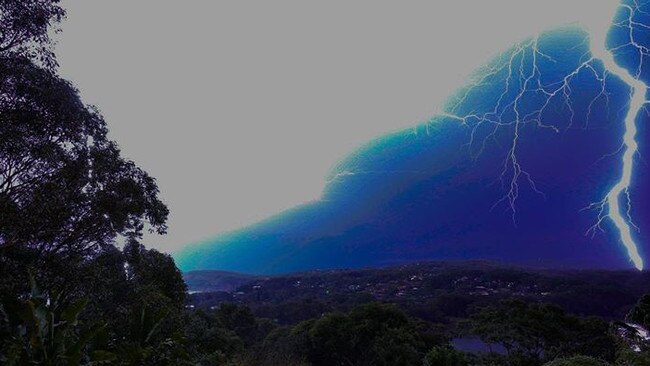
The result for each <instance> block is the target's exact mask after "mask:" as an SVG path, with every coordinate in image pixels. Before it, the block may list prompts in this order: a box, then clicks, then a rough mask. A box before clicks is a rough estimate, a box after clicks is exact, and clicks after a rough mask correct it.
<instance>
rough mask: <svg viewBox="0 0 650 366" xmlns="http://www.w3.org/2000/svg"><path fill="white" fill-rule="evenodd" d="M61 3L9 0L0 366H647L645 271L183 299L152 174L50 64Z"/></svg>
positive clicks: (2, 51)
mask: <svg viewBox="0 0 650 366" xmlns="http://www.w3.org/2000/svg"><path fill="white" fill-rule="evenodd" d="M64 15H65V12H64V10H63V9H62V8H60V6H59V5H58V2H57V1H54V0H0V365H68V366H73V365H359V366H361V365H429V366H433V365H453V366H462V365H513V366H514V365H522V366H523V365H532V366H535V365H543V364H548V365H555V366H557V365H608V364H609V365H611V364H615V365H650V350H649V344H648V341H647V339H645V338H644V333H643V330H644V329H643V328H646V329H647V328H648V327H649V326H650V324H649V323H650V296H645V297H641V293H642V292H645V291H647V289H646V288H645V287H644V286H647V281H646V280H647V278H646V276H645V274H636V275H635V276H631V275H629V274H625V273H623V274H621V273H603V274H595V273H589V274H585V273H572V274H566V273H565V274H553V273H546V274H539V273H537V274H530V273H528V272H526V271H519V272H517V271H515V272H512V270H507V269H498V268H497V269H490V268H483V267H479V266H473V267H472V268H471V269H467V268H465V269H462V268H460V269H458V268H456V269H454V268H452V267H449V268H442V267H440V268H438V267H436V266H437V265H435V264H433V265H429V266H430V267H431V266H432V267H431V268H429V267H426V266H425V267H417V266H415V267H408V268H406V267H405V268H406V269H404V268H399V269H393V270H384V271H367V272H364V271H356V272H340V273H335V274H332V275H330V274H326V273H313V274H308V275H304V276H302V277H301V276H298V277H295V276H287V277H279V278H273V279H268V280H267V279H259V278H254V280H253V281H249V280H248V279H244V281H243V282H242V283H241V284H231V285H232V286H233V288H236V289H234V290H233V291H231V292H224V293H212V294H200V295H195V297H193V298H191V299H188V295H187V288H186V284H185V282H184V281H183V278H182V276H181V274H180V272H179V271H178V269H177V268H176V266H175V264H174V261H173V260H172V259H171V258H170V257H169V256H168V255H165V254H162V253H159V252H157V251H155V250H147V249H146V248H145V247H144V246H143V245H142V243H141V240H142V237H143V232H145V230H152V231H156V232H159V233H164V232H165V230H166V226H165V223H166V220H167V215H168V210H167V208H166V206H165V205H164V204H163V203H162V202H161V201H160V200H159V198H158V187H157V185H156V182H155V180H154V179H153V178H151V177H150V176H149V175H147V173H146V172H144V171H143V170H141V169H140V168H139V167H137V166H136V165H135V164H134V163H133V162H131V161H128V160H126V159H124V158H123V157H122V156H121V154H120V151H119V149H118V147H117V145H116V144H115V143H114V142H112V141H110V140H109V139H108V138H107V132H108V131H107V128H106V124H105V122H104V120H103V119H102V116H101V115H100V113H99V112H98V111H97V110H96V109H95V108H93V107H90V106H87V105H85V104H84V103H83V102H82V101H81V99H80V97H79V94H78V92H77V90H76V89H75V88H74V87H73V86H72V85H71V84H70V83H69V82H67V81H65V80H63V79H61V78H60V77H59V76H58V75H57V73H56V58H55V56H54V54H53V52H52V47H51V46H52V45H51V42H50V39H49V37H48V30H50V29H51V27H52V26H53V25H56V24H57V23H58V22H59V21H60V20H61V19H62V17H63V16H64ZM417 268H419V269H420V270H416V271H415V272H414V273H412V272H413V270H414V269H417ZM404 274H408V278H406V277H404ZM513 276H514V277H513ZM239 280H240V278H239V279H237V281H239ZM562 307H564V308H565V309H567V310H564V309H563V308H562ZM576 314H577V315H576ZM468 337H469V338H468ZM472 337H474V338H472ZM463 338H466V339H470V340H471V339H475V340H481V343H480V344H481V345H483V348H482V349H478V350H468V349H463V347H456V346H457V345H458V344H459V343H458V342H457V340H459V339H461V340H462V339H463Z"/></svg>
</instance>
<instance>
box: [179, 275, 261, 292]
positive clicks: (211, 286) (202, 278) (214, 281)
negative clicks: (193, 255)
mask: <svg viewBox="0 0 650 366" xmlns="http://www.w3.org/2000/svg"><path fill="white" fill-rule="evenodd" d="M257 278H258V277H257V276H253V275H247V274H242V273H235V272H227V271H210V270H206V271H190V272H185V273H183V279H184V280H185V283H186V284H187V287H188V289H189V291H190V292H213V291H232V290H234V289H236V288H237V287H239V286H242V285H244V284H246V283H249V282H251V281H254V280H255V279H257Z"/></svg>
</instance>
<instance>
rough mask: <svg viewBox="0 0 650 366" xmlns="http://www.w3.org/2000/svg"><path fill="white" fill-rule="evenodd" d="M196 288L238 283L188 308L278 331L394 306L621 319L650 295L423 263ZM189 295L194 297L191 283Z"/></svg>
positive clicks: (565, 275)
mask: <svg viewBox="0 0 650 366" xmlns="http://www.w3.org/2000/svg"><path fill="white" fill-rule="evenodd" d="M197 273H198V274H199V276H198V277H200V278H201V279H202V280H203V283H206V284H207V283H214V284H219V283H222V281H224V280H223V279H224V278H236V279H237V280H242V281H243V283H242V285H241V286H239V287H237V288H236V289H232V290H228V291H219V292H210V293H196V294H193V295H192V296H191V300H190V303H191V304H192V305H195V306H198V307H204V308H213V307H217V306H218V305H219V304H221V303H240V304H246V305H248V306H250V307H251V308H252V309H253V311H254V312H255V314H256V315H257V316H261V317H266V318H270V319H275V320H276V321H278V322H280V323H294V322H297V321H301V320H305V319H310V318H313V317H318V316H320V314H322V313H325V312H329V311H335V310H347V309H349V308H351V307H353V306H355V305H357V304H359V303H365V302H370V301H382V302H389V303H395V304H398V305H400V306H401V307H402V308H404V309H405V310H407V311H408V312H409V313H411V314H412V315H415V316H418V317H421V318H424V319H426V320H430V321H434V322H442V323H445V322H448V321H449V320H450V319H453V318H457V317H458V318H464V317H466V316H468V314H471V313H472V312H474V311H476V309H477V308H480V307H481V306H485V305H489V304H493V303H496V302H497V301H499V300H502V299H509V298H519V299H522V300H525V301H533V302H546V303H554V304H557V305H560V306H562V307H563V308H565V309H566V310H567V311H569V312H571V313H575V314H581V315H597V316H602V317H606V318H611V319H621V318H622V317H623V316H624V315H625V314H626V312H627V311H628V310H629V309H630V308H631V307H632V306H633V305H634V304H635V303H636V301H637V300H638V299H639V298H640V297H641V296H642V295H643V294H646V293H650V272H647V271H646V272H638V271H635V270H620V271H604V270H582V271H576V270H548V269H530V268H521V267H515V266H510V265H502V264H496V263H490V262H481V261H470V262H423V263H413V264H407V265H400V266H393V267H386V268H368V269H355V270H327V271H309V272H303V273H292V274H287V275H277V276H259V277H254V276H252V277H251V276H247V275H243V276H241V277H237V276H236V275H233V274H232V273H227V272H220V271H200V272H193V273H192V276H193V277H194V278H196V274H197ZM189 286H190V290H200V289H205V288H207V287H206V286H200V287H196V282H191V283H189Z"/></svg>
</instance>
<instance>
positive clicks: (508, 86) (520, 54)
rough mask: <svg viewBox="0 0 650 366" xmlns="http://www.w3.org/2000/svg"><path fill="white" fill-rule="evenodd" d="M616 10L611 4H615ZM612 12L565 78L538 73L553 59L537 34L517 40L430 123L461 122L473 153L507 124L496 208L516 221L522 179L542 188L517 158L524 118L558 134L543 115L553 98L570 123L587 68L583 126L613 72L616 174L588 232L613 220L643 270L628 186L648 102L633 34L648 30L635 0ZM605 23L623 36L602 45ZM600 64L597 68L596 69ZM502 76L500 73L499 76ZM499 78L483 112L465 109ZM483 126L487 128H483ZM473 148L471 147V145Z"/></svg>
mask: <svg viewBox="0 0 650 366" xmlns="http://www.w3.org/2000/svg"><path fill="white" fill-rule="evenodd" d="M613 9H614V8H613ZM614 10H615V11H614V12H615V13H616V12H617V11H619V10H620V11H621V13H622V14H624V16H623V17H622V18H623V19H622V20H621V21H616V16H614V19H613V20H612V21H609V22H596V23H594V24H591V26H589V27H587V28H588V29H587V34H588V37H587V38H588V39H585V42H588V44H589V46H588V51H587V52H586V53H585V54H583V55H582V56H581V57H580V58H579V61H578V62H577V66H576V67H575V68H574V69H572V70H570V71H569V72H567V73H566V74H565V75H564V76H563V77H560V78H559V79H558V80H554V81H552V82H546V81H545V80H544V79H543V72H542V67H541V66H540V65H541V63H542V62H546V63H558V62H559V61H558V60H556V59H554V58H553V57H552V56H551V55H549V54H547V53H545V52H544V51H543V50H542V48H541V47H540V40H541V36H542V34H539V35H537V36H535V37H533V38H532V39H530V40H528V41H525V42H522V43H521V44H518V45H516V46H515V47H514V48H513V49H512V50H511V51H509V52H506V53H505V54H503V55H501V56H500V57H499V58H498V59H497V60H496V61H495V62H493V63H491V64H489V65H487V66H486V67H485V69H484V70H483V73H482V75H481V76H480V77H479V78H477V79H476V80H475V81H474V82H473V83H472V84H471V85H470V86H469V87H468V88H466V89H465V90H464V91H462V92H461V93H460V94H459V95H458V96H457V97H456V100H455V101H454V102H453V103H451V105H450V106H448V107H447V110H446V111H444V112H442V113H440V114H439V115H438V116H437V117H434V118H432V119H431V120H430V122H435V121H436V120H437V119H438V117H441V118H448V119H452V120H456V121H459V122H460V123H461V124H462V125H465V126H467V127H469V128H470V140H469V142H468V144H467V146H469V147H470V153H471V155H472V156H473V158H477V157H478V156H479V155H480V154H481V153H482V152H483V151H484V150H485V148H486V146H487V144H488V143H489V141H490V140H493V141H496V140H497V137H496V136H497V134H498V133H500V132H501V131H502V130H503V129H508V130H509V131H511V134H512V138H511V139H510V142H509V147H508V148H507V154H506V158H505V160H504V163H503V165H502V168H501V172H500V180H501V182H502V186H503V187H504V190H505V194H504V196H503V197H502V198H501V199H499V200H498V201H497V202H496V203H495V205H494V207H497V206H498V205H501V204H506V207H507V209H508V210H509V211H510V212H511V214H512V220H513V223H516V213H517V210H516V203H517V200H518V199H519V195H520V191H521V188H522V186H521V185H522V184H528V186H529V187H530V189H532V191H534V192H535V193H537V194H539V195H542V196H543V195H544V193H543V192H542V191H540V190H539V189H538V186H537V184H536V183H535V180H534V178H533V177H532V175H531V174H529V173H528V172H527V171H526V169H525V167H524V166H523V165H522V162H521V161H520V159H519V149H520V146H521V141H520V137H521V135H520V134H521V130H522V128H524V127H525V126H527V125H534V126H536V127H538V128H541V129H545V130H548V131H550V132H553V133H559V132H561V131H560V127H559V126H558V125H556V124H552V123H548V122H546V119H547V118H545V117H544V115H545V114H546V113H547V112H548V111H549V109H551V108H550V106H551V102H552V101H555V100H559V101H560V102H561V103H562V105H563V106H564V107H565V108H566V110H568V113H569V118H568V122H567V126H566V129H568V128H571V127H574V118H575V115H576V110H575V109H574V105H573V100H572V97H573V92H574V90H573V88H572V82H573V81H574V80H575V79H576V78H577V77H578V75H580V74H581V73H585V72H586V73H588V74H590V75H592V76H593V78H594V80H595V81H596V82H597V83H598V84H599V85H600V88H599V90H597V94H596V95H594V96H593V97H592V99H591V101H590V102H589V103H588V106H587V111H586V116H585V126H583V128H587V127H588V124H589V119H590V117H591V115H592V113H593V107H594V105H595V104H596V102H597V101H599V100H601V99H602V100H604V101H605V103H606V104H607V106H608V107H609V93H608V91H607V80H608V78H610V77H612V76H613V77H615V78H617V79H619V80H620V81H622V82H623V83H625V84H626V85H627V86H628V87H629V88H630V91H629V93H630V94H629V102H628V104H627V112H626V115H625V118H624V134H623V142H622V145H621V147H620V149H619V151H617V153H619V152H622V161H621V169H622V171H621V173H620V174H621V175H620V178H619V179H618V181H617V182H616V183H615V185H614V186H613V187H612V188H611V189H610V190H609V192H607V194H606V196H605V197H604V198H603V199H602V200H601V201H599V202H595V203H592V204H591V205H589V207H588V208H591V209H595V210H597V212H598V215H597V220H596V223H595V224H594V225H593V226H592V227H591V228H589V230H588V231H587V234H590V233H591V234H592V235H593V234H594V233H595V232H596V230H600V231H604V230H603V228H602V224H603V222H604V221H605V220H609V221H611V222H612V223H613V224H614V226H615V227H616V229H617V231H618V233H619V236H620V241H621V242H622V244H623V246H624V247H625V249H626V251H627V255H628V257H629V258H630V260H631V261H632V263H633V264H634V266H635V267H636V268H637V269H638V270H642V269H643V259H642V258H641V255H640V254H639V250H638V246H637V243H636V242H635V241H634V238H633V236H632V231H633V230H634V229H636V230H638V227H637V226H636V225H635V224H634V222H633V221H632V215H631V208H632V199H631V197H630V187H631V185H632V176H633V170H634V158H635V155H636V154H637V153H638V142H637V141H636V135H637V126H636V119H637V116H638V115H639V114H640V112H641V111H642V110H643V109H644V108H645V107H646V106H647V105H648V104H650V101H648V100H647V99H646V94H647V89H648V86H647V85H646V84H645V83H644V82H643V81H642V80H641V70H642V67H643V61H644V58H646V57H650V49H649V48H648V47H647V46H645V45H644V44H642V43H641V42H639V41H638V40H637V39H636V38H635V29H639V28H641V29H644V30H650V25H646V24H643V23H642V22H639V21H636V20H635V15H636V14H637V13H643V14H644V15H647V16H650V14H649V13H647V12H644V11H643V10H642V9H641V8H640V5H639V2H638V1H637V0H624V1H623V3H622V4H620V5H618V8H617V9H614ZM610 27H616V28H619V29H623V30H627V31H628V38H629V42H628V43H626V44H623V45H620V46H617V47H613V48H610V49H608V48H607V34H608V31H609V29H610ZM623 47H632V48H633V49H634V50H635V51H636V52H638V53H639V55H640V62H639V66H638V68H637V70H636V72H635V73H634V74H632V73H631V72H630V71H628V70H626V69H625V68H624V67H622V66H620V65H619V64H618V63H617V62H616V60H615V58H614V52H617V51H618V50H620V49H621V48H623ZM601 69H602V70H601ZM504 74H505V76H503V75H504ZM500 77H501V79H499V78H500ZM495 78H496V79H498V82H499V83H501V84H502V92H501V93H500V94H499V95H498V96H497V98H496V100H495V102H494V105H493V107H491V108H489V109H488V110H487V111H483V112H477V111H475V110H471V111H463V107H464V103H465V102H467V101H468V100H469V98H470V94H471V93H472V92H473V91H474V90H476V89H477V88H481V87H484V86H486V85H491V84H492V83H493V80H494V79H495ZM486 128H487V131H488V132H487V133H486V134H485V135H481V131H484V130H485V129H486ZM475 145H478V146H477V147H476V148H475V150H476V151H475V152H472V148H473V147H474V146H475Z"/></svg>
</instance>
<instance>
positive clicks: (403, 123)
mask: <svg viewBox="0 0 650 366" xmlns="http://www.w3.org/2000/svg"><path fill="white" fill-rule="evenodd" d="M469 3H471V11H468V8H469V7H470V5H468V4H469ZM594 3H595V2H594V1H593V0H592V1H590V0H583V1H578V0H575V1H560V0H554V1H544V2H540V1H533V0H530V1H515V0H512V1H491V2H469V1H468V2H459V1H436V2H418V3H409V4H408V5H405V4H403V3H393V4H377V3H376V2H367V3H361V2H355V3H354V4H351V3H350V2H343V1H341V2H326V3H320V4H314V3H311V4H308V3H305V2H302V1H279V2H277V1H276V2H272V3H270V2H259V3H258V4H255V5H253V4H250V3H249V4H245V3H243V2H218V3H217V2H211V1H200V2H199V1H197V2H192V3H191V5H188V3H187V2H164V3H162V2H156V1H138V2H133V1H111V2H106V1H99V0H94V1H90V0H83V1H82V0H74V1H73V0H68V1H64V6H66V8H67V9H68V17H69V20H68V21H66V22H65V23H64V24H63V33H62V34H61V36H60V41H59V46H58V47H57V53H58V56H59V60H60V63H61V74H62V75H63V76H64V77H66V78H68V79H71V80H73V81H74V82H75V83H76V84H77V85H78V87H79V88H80V89H81V91H82V95H83V96H84V99H85V100H86V101H87V102H89V103H92V104H96V105H97V106H98V107H99V108H100V109H101V110H102V112H103V114H104V115H105V117H106V119H107V121H108V123H109V127H110V130H111V134H112V137H113V138H114V139H116V140H117V141H118V142H119V143H120V145H121V146H122V148H123V150H124V152H125V154H126V155H127V156H128V157H130V158H132V159H133V160H135V161H136V162H137V163H138V164H140V165H141V166H143V167H144V168H145V169H146V170H148V171H149V172H150V173H151V174H152V175H153V176H155V177H157V178H158V182H159V185H160V187H161V190H162V196H163V199H164V200H165V201H166V202H167V203H168V204H169V206H170V209H171V212H172V214H171V217H170V222H169V225H170V231H169V235H167V236H166V237H162V238H150V241H149V242H148V244H149V245H150V246H153V247H158V248H160V249H163V250H173V249H178V248H180V247H182V246H184V245H186V244H188V243H191V242H194V241H198V240H202V239H204V238H207V237H211V236H213V235H215V234H217V233H220V232H224V231H226V230H231V229H235V228H238V227H240V226H243V225H247V224H250V223H253V222H255V221H257V220H259V219H262V218H264V217H267V216H269V215H270V214H273V213H276V212H279V211H281V210H283V209H286V208H289V207H292V206H294V205H296V204H299V203H302V202H306V201H310V200H313V199H315V198H317V197H318V196H319V195H320V193H321V191H322V189H323V186H324V184H325V177H326V176H327V174H328V171H329V170H330V168H331V167H332V166H333V165H334V164H335V163H336V162H337V161H339V160H340V159H342V158H343V157H344V156H345V155H346V154H348V153H350V152H352V151H353V150H354V149H355V148H356V147H358V146H359V145H361V144H363V143H365V142H367V141H369V140H371V139H372V138H374V137H377V136H380V135H382V134H385V133H387V132H390V131H394V130H396V129H400V128H404V127H408V126H412V125H415V124H416V123H417V122H419V121H423V120H426V119H428V118H429V116H431V115H432V114H434V113H435V112H436V111H437V110H438V109H439V107H440V105H441V103H442V102H443V101H444V99H445V98H446V97H447V96H449V94H450V93H451V92H452V91H453V90H454V89H456V88H457V87H459V86H461V85H462V84H463V82H464V81H465V80H466V79H467V77H468V75H469V74H470V73H471V72H472V71H473V70H474V69H476V68H477V67H479V66H481V65H482V64H484V63H485V62H487V61H488V60H489V58H490V57H491V56H493V55H495V54H497V53H498V52H500V51H503V50H504V49H506V48H508V47H510V46H511V45H512V44H513V43H515V42H516V41H519V40H521V39H524V38H526V37H528V36H530V35H531V34H534V33H537V32H539V31H540V30H543V29H549V28H554V27H556V26H558V25H561V24H566V23H571V22H581V23H586V24H589V25H592V26H606V25H607V23H608V22H609V20H610V18H611V15H612V8H613V6H615V5H616V3H617V2H616V1H611V2H606V1H598V2H597V4H594ZM586 8H589V10H585V9H586Z"/></svg>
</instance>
